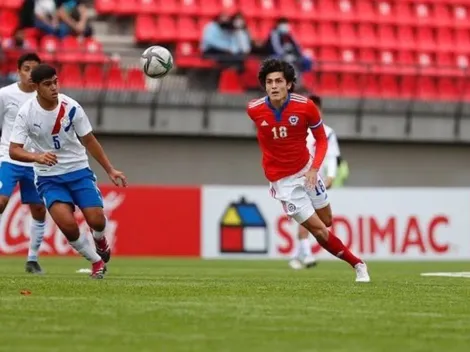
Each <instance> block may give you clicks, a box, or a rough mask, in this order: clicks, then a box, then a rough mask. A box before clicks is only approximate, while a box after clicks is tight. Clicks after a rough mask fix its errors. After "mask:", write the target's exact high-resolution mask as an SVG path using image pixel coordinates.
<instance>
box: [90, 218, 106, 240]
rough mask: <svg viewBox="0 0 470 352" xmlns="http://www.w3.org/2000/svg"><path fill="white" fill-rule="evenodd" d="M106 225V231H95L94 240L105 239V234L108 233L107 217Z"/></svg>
mask: <svg viewBox="0 0 470 352" xmlns="http://www.w3.org/2000/svg"><path fill="white" fill-rule="evenodd" d="M105 221H106V222H105V224H104V229H103V231H95V230H93V231H92V232H93V238H94V239H96V240H101V239H102V238H103V237H104V233H105V231H106V225H107V223H108V218H106V217H105Z"/></svg>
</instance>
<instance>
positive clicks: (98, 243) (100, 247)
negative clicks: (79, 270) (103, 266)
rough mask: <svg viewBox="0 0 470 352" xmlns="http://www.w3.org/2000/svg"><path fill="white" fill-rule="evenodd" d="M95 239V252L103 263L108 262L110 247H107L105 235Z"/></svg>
mask: <svg viewBox="0 0 470 352" xmlns="http://www.w3.org/2000/svg"><path fill="white" fill-rule="evenodd" d="M94 240H95V247H96V253H98V255H99V256H100V257H101V259H103V260H104V262H105V263H107V262H109V259H111V248H109V245H108V241H107V240H106V237H103V238H102V239H100V240H97V239H96V238H95V239H94Z"/></svg>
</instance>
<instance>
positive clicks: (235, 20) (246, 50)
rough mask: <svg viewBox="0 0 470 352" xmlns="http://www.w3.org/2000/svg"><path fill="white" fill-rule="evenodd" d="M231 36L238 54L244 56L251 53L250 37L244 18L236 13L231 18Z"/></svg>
mask: <svg viewBox="0 0 470 352" xmlns="http://www.w3.org/2000/svg"><path fill="white" fill-rule="evenodd" d="M231 21H232V25H233V28H234V29H233V34H234V36H235V40H236V42H237V44H238V46H239V47H240V52H241V53H242V54H244V55H248V54H250V53H251V37H250V33H249V31H248V28H247V27H246V22H245V18H244V17H243V15H242V14H241V13H240V12H238V13H236V14H234V15H233V16H232V19H231Z"/></svg>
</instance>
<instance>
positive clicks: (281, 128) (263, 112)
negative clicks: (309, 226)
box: [247, 93, 328, 182]
mask: <svg viewBox="0 0 470 352" xmlns="http://www.w3.org/2000/svg"><path fill="white" fill-rule="evenodd" d="M247 113H248V116H250V118H251V119H252V120H253V122H254V123H255V125H256V128H257V138H258V144H259V146H260V149H261V152H262V154H263V169H264V173H265V175H266V178H267V179H268V180H269V181H271V182H275V181H278V180H280V179H281V178H284V177H288V176H292V175H295V174H296V173H298V172H299V171H300V170H302V169H303V168H304V167H305V166H306V165H307V163H308V162H309V160H310V153H309V150H308V148H307V145H306V138H307V131H308V129H309V128H310V129H311V130H312V133H313V136H314V138H315V141H316V149H315V156H314V161H313V165H312V167H314V168H316V169H319V168H320V166H321V164H322V162H323V159H324V158H325V154H326V150H327V148H328V139H327V138H326V134H325V130H324V128H323V121H322V119H321V115H320V112H319V111H318V109H317V107H316V106H315V104H314V103H313V102H312V101H311V100H310V99H308V98H306V97H304V96H302V95H298V94H293V93H292V94H288V96H287V100H286V102H285V103H284V105H283V106H282V107H281V108H280V109H279V110H277V109H276V108H275V107H274V106H272V105H271V103H270V101H269V98H268V97H263V98H260V99H255V100H252V101H250V102H249V103H248V108H247Z"/></svg>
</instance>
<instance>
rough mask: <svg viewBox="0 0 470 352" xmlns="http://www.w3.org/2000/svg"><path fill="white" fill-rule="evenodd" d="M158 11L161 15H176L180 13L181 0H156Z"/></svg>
mask: <svg viewBox="0 0 470 352" xmlns="http://www.w3.org/2000/svg"><path fill="white" fill-rule="evenodd" d="M156 1H157V4H158V5H157V13H158V14H160V15H176V14H178V13H179V2H180V0H156Z"/></svg>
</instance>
